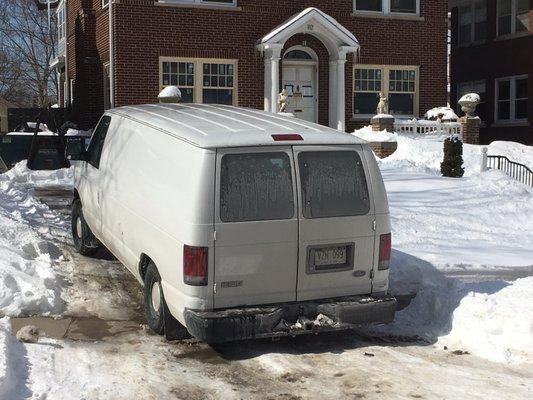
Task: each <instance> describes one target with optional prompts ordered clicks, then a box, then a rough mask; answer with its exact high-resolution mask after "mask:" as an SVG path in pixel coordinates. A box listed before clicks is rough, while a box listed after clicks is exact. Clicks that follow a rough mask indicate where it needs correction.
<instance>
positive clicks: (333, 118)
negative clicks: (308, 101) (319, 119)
mask: <svg viewBox="0 0 533 400" xmlns="http://www.w3.org/2000/svg"><path fill="white" fill-rule="evenodd" d="M329 127H330V128H334V129H335V128H337V61H330V62H329Z"/></svg>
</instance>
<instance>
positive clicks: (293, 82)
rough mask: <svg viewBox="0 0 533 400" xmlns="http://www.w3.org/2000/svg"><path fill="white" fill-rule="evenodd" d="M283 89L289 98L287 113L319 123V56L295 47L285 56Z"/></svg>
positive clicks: (309, 50)
mask: <svg viewBox="0 0 533 400" xmlns="http://www.w3.org/2000/svg"><path fill="white" fill-rule="evenodd" d="M281 82H282V89H285V90H286V91H287V94H288V96H289V98H288V102H287V110H286V111H287V112H289V113H292V114H294V115H295V116H296V117H297V118H300V119H303V120H306V121H309V122H318V56H317V54H316V53H315V52H314V51H313V50H312V49H310V48H309V47H305V46H293V47H291V48H289V49H288V50H287V51H286V52H285V54H284V55H283V62H282V72H281Z"/></svg>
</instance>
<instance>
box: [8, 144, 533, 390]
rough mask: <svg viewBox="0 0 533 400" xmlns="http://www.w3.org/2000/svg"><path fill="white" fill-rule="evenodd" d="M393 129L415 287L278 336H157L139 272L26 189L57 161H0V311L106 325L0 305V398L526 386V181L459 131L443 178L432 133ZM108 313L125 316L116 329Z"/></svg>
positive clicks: (406, 281) (54, 179)
mask: <svg viewBox="0 0 533 400" xmlns="http://www.w3.org/2000/svg"><path fill="white" fill-rule="evenodd" d="M394 139H395V140H397V141H398V146H399V147H398V151H397V152H396V153H395V154H393V155H392V156H391V157H389V158H387V159H384V160H381V161H380V162H379V163H380V168H381V170H382V173H383V176H384V179H385V183H386V186H387V190H388V194H389V202H390V209H391V216H392V227H393V260H392V266H391V290H392V291H393V292H395V293H397V294H406V293H409V292H417V293H418V294H417V296H416V298H415V299H414V300H413V302H412V303H411V305H410V306H409V307H408V308H406V309H405V310H403V311H401V312H399V313H398V314H397V318H396V321H395V322H394V323H393V324H391V325H388V326H384V327H376V328H373V329H365V330H361V331H360V332H359V333H357V334H354V333H346V334H341V335H338V334H335V335H323V336H320V337H300V338H295V339H290V338H289V339H284V340H282V341H281V342H269V341H257V342H255V341H254V342H246V343H238V344H227V345H222V346H216V347H210V346H207V345H205V344H201V343H195V342H194V341H191V342H183V343H174V344H170V343H166V342H165V341H164V340H163V339H162V338H160V337H158V336H154V335H152V334H150V333H149V332H146V331H145V330H144V329H141V328H135V327H138V326H139V325H138V323H136V322H135V321H141V320H142V312H143V310H142V295H141V289H140V287H138V286H137V284H136V282H135V281H134V280H133V279H131V277H129V275H128V273H127V272H125V271H124V270H123V268H122V267H121V266H120V264H118V263H117V262H116V261H113V260H92V259H87V258H83V257H80V256H76V255H75V254H73V251H72V247H71V243H70V237H69V221H68V217H66V216H64V215H62V214H61V213H59V212H57V211H54V210H51V209H50V208H49V207H48V206H47V205H45V204H43V203H42V202H41V201H39V200H38V199H37V198H36V193H35V188H36V187H37V188H42V187H50V186H52V187H55V188H66V187H69V185H71V179H72V177H71V173H70V172H69V171H58V172H54V173H50V172H31V173H30V172H29V171H27V170H26V169H25V166H24V164H19V165H17V166H16V167H15V169H13V170H12V171H10V172H8V173H6V174H4V175H0V314H3V315H7V316H8V317H16V316H21V315H52V316H57V317H61V318H63V320H64V319H65V318H67V317H69V318H70V317H78V318H79V317H90V318H93V317H98V318H101V319H102V320H100V321H101V322H102V323H103V324H104V325H109V329H108V334H105V335H100V336H95V337H94V338H93V339H87V338H85V339H84V338H83V336H79V332H74V334H73V338H77V340H73V339H71V338H69V339H61V338H55V339H53V338H50V337H44V338H41V340H40V342H39V343H37V344H23V343H20V342H18V341H16V339H15V338H14V337H13V336H12V334H11V332H10V331H11V330H10V323H9V318H8V317H5V318H3V319H0V400H4V399H6V400H7V399H19V398H34V399H81V398H91V399H103V398H113V399H125V398H132V397H135V398H153V399H167V398H181V399H204V398H205V399H209V398H224V399H233V398H235V399H237V398H245V399H248V398H276V399H278V398H281V399H299V398H302V399H313V398H317V397H321V398H328V399H329V398H331V399H333V398H335V399H337V398H366V399H391V398H401V399H408V398H446V399H455V398H461V397H463V398H464V397H465V396H466V397H467V398H479V399H488V398H502V399H522V398H530V397H531V395H532V393H533V373H532V372H531V371H532V369H531V367H532V366H533V278H532V276H533V189H531V188H528V187H526V186H524V185H521V184H519V183H517V182H515V181H513V180H512V179H510V178H508V177H507V176H505V175H504V174H503V173H500V172H497V171H489V172H484V173H480V172H479V170H480V168H479V164H480V155H479V153H480V147H479V146H469V145H465V168H466V174H465V177H464V178H462V179H451V178H443V177H441V176H440V174H439V173H438V169H439V164H440V161H441V160H442V143H441V140H442V138H436V137H431V136H428V137H424V138H422V139H421V138H416V139H415V138H412V137H406V136H396V137H395V138H394ZM489 154H503V155H507V156H508V157H509V158H511V159H513V160H516V161H519V162H522V163H525V164H528V165H530V166H531V165H532V164H533V163H532V161H533V149H532V148H531V147H527V146H521V145H517V144H511V143H502V142H499V143H498V142H496V143H493V144H492V145H491V146H490V147H489ZM0 316H1V315H0ZM114 320H127V321H133V323H132V324H130V326H133V327H134V328H133V329H129V330H128V331H126V332H125V333H119V331H117V329H116V328H114V325H113V324H114V323H113V322H112V321H114ZM88 322H89V323H90V322H91V320H88ZM68 325H69V326H71V325H72V326H74V325H75V323H74V322H68ZM72 330H73V329H72V327H71V331H72ZM74 331H75V329H74ZM106 332H107V331H106ZM100 333H101V332H100ZM76 335H78V336H76ZM417 338H420V339H417ZM445 348H446V349H447V350H445ZM73 377H74V378H73Z"/></svg>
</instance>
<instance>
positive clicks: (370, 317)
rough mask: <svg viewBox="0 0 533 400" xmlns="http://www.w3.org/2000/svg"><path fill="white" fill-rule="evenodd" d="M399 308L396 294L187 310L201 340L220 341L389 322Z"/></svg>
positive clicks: (193, 331)
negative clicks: (393, 295)
mask: <svg viewBox="0 0 533 400" xmlns="http://www.w3.org/2000/svg"><path fill="white" fill-rule="evenodd" d="M396 310H397V301H396V299H395V298H394V297H390V296H388V297H379V298H378V297H369V296H352V297H343V298H338V299H330V300H321V301H307V302H297V303H288V304H280V305H273V306H260V307H248V308H235V309H228V310H222V311H210V312H209V311H194V310H185V322H186V325H187V329H188V331H189V333H191V334H192V335H193V336H195V337H196V338H197V339H200V340H203V341H205V342H208V343H220V342H228V341H232V340H243V339H257V338H267V337H278V336H292V335H299V334H305V333H318V332H325V331H335V330H346V329H352V328H355V327H357V326H361V325H368V324H385V323H389V322H392V321H393V320H394V314H395V312H396Z"/></svg>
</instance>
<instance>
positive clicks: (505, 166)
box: [482, 148, 533, 186]
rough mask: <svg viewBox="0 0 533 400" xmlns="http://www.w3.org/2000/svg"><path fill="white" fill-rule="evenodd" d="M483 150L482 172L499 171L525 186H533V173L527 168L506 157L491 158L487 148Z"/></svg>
mask: <svg viewBox="0 0 533 400" xmlns="http://www.w3.org/2000/svg"><path fill="white" fill-rule="evenodd" d="M483 150H484V151H483V153H482V158H483V161H482V163H483V164H482V170H483V169H485V170H487V169H498V170H500V171H503V172H505V173H506V174H507V175H509V176H510V177H511V178H513V179H516V180H517V181H519V182H521V183H523V184H524V185H529V186H533V171H531V170H530V169H529V168H528V167H527V166H525V165H524V164H520V163H517V162H514V161H511V160H509V159H508V158H507V157H505V156H489V155H487V153H486V151H487V150H486V148H484V149H483Z"/></svg>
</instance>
